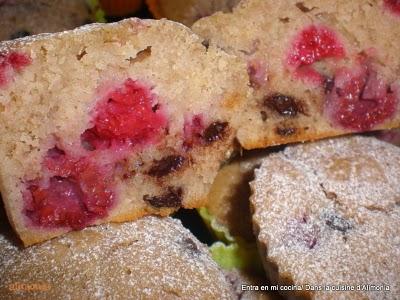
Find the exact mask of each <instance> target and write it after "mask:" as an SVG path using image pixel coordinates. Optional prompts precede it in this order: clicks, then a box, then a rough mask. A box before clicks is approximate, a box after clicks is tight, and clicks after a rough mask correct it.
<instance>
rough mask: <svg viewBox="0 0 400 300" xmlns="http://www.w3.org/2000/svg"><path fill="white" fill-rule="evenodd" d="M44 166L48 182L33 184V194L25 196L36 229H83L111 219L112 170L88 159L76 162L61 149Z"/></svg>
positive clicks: (45, 161)
mask: <svg viewBox="0 0 400 300" xmlns="http://www.w3.org/2000/svg"><path fill="white" fill-rule="evenodd" d="M44 166H45V167H46V168H47V170H48V171H49V174H48V179H47V180H46V179H45V178H44V179H43V180H36V182H34V183H31V184H30V185H29V186H28V191H29V192H30V193H27V194H25V200H26V208H25V211H26V214H27V216H28V217H29V218H30V219H31V221H32V222H33V223H34V224H35V225H38V226H42V227H70V228H72V229H81V228H83V227H85V226H86V225H88V224H89V223H90V222H91V221H92V220H94V219H96V218H99V217H105V216H106V215H107V211H108V209H109V208H110V207H111V206H112V204H113V202H114V192H113V184H112V180H111V176H112V174H110V173H109V172H108V170H102V168H101V167H100V166H99V165H96V164H95V163H93V162H91V161H90V160H89V159H88V158H86V157H81V158H78V159H75V158H73V157H71V156H69V155H67V154H66V153H65V152H64V151H63V150H60V149H58V148H57V147H55V148H53V149H51V150H49V151H48V153H47V156H46V157H45V159H44ZM46 181H47V183H46Z"/></svg>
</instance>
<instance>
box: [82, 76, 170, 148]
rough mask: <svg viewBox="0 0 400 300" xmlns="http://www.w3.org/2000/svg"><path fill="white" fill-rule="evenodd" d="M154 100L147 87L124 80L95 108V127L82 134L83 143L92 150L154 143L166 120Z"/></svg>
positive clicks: (165, 124) (130, 80) (165, 125)
mask: <svg viewBox="0 0 400 300" xmlns="http://www.w3.org/2000/svg"><path fill="white" fill-rule="evenodd" d="M155 100H156V99H155V96H154V95H152V94H151V92H150V90H149V89H148V88H147V87H145V86H144V85H142V84H140V83H139V82H137V81H134V80H132V79H127V80H126V81H125V82H124V84H123V85H122V86H121V87H119V88H117V89H115V90H114V91H112V92H111V93H109V94H108V95H107V96H106V97H105V98H104V99H103V100H102V101H100V102H99V104H98V105H97V106H96V108H95V110H94V119H93V124H94V127H92V128H90V129H88V130H87V131H85V132H84V133H83V134H82V137H81V139H82V142H83V144H84V145H85V147H86V148H87V149H91V150H93V149H104V148H108V147H110V146H111V145H115V144H116V145H121V144H124V145H133V146H134V145H138V144H142V145H143V144H148V143H151V142H153V141H156V140H157V138H158V137H159V135H160V134H161V132H162V130H163V129H165V128H166V127H167V118H166V117H165V115H164V114H163V113H162V110H161V107H160V104H157V103H156V101H155Z"/></svg>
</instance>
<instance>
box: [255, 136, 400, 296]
mask: <svg viewBox="0 0 400 300" xmlns="http://www.w3.org/2000/svg"><path fill="white" fill-rule="evenodd" d="M251 186H252V190H253V196H252V198H251V203H252V208H253V211H254V215H253V222H254V226H255V230H256V231H257V234H258V240H259V243H260V249H261V255H262V257H263V259H264V260H265V267H266V270H267V272H268V273H269V275H270V278H271V279H272V280H273V281H274V282H279V283H281V284H286V285H288V284H289V285H294V286H296V289H298V287H300V288H302V290H297V291H296V290H295V291H294V292H292V295H303V296H304V295H308V296H310V297H311V298H312V299H332V298H334V299H340V298H343V299H398V298H399V296H400V274H399V270H400V206H399V205H400V198H399V195H400V148H398V147H396V146H393V145H391V144H389V143H386V142H382V141H379V140H377V139H375V138H373V137H359V136H355V137H345V138H339V139H331V140H325V141H320V142H316V143H309V144H304V145H297V146H293V147H287V148H286V149H285V150H284V151H283V152H280V153H277V154H273V155H271V156H269V157H267V158H265V159H264V161H263V163H262V165H261V167H260V169H258V170H256V174H255V180H254V181H253V182H252V184H251ZM328 288H329V289H330V290H327V289H328ZM307 289H308V290H307Z"/></svg>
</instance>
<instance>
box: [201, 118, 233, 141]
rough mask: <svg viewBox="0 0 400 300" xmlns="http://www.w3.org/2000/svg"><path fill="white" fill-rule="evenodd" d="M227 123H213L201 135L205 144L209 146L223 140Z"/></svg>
mask: <svg viewBox="0 0 400 300" xmlns="http://www.w3.org/2000/svg"><path fill="white" fill-rule="evenodd" d="M226 127H228V122H213V123H211V124H210V125H209V126H208V127H207V128H206V130H204V133H203V139H204V141H205V142H206V143H207V144H211V143H213V142H215V141H218V140H220V139H222V138H223V136H224V133H225V130H226Z"/></svg>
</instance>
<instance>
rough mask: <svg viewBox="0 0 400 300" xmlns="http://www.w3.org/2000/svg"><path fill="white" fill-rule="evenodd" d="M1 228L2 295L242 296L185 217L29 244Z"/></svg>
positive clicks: (101, 228)
mask: <svg viewBox="0 0 400 300" xmlns="http://www.w3.org/2000/svg"><path fill="white" fill-rule="evenodd" d="M5 233H6V232H5V231H4V229H2V231H1V233H0V266H1V268H0V298H1V299H16V298H20V297H29V298H35V299H65V298H71V299H178V298H180V299H182V298H183V299H194V298H196V299H198V298H201V299H235V297H236V296H235V292H234V290H233V287H232V285H231V284H230V282H229V281H228V280H227V279H226V278H225V275H224V273H223V272H222V270H220V269H219V268H218V266H217V264H216V263H215V262H214V261H213V260H212V258H211V256H210V255H209V253H208V249H207V247H205V245H203V244H201V243H200V242H199V241H198V240H197V239H196V238H195V237H194V236H193V235H192V234H191V233H190V232H189V231H188V230H187V229H185V228H184V227H183V226H182V224H181V223H180V222H179V221H178V220H174V219H171V218H163V219H160V218H157V217H145V218H143V219H141V220H138V221H136V222H133V223H125V224H105V225H100V226H97V227H92V228H87V229H84V230H82V231H79V232H71V233H69V234H67V235H66V236H64V237H59V238H56V239H53V240H51V241H47V242H45V243H42V244H38V245H34V246H32V247H29V248H26V249H21V248H19V247H18V246H17V245H15V244H14V243H13V242H12V241H11V240H10V239H9V238H8V237H7V235H6V234H5Z"/></svg>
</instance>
